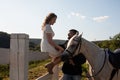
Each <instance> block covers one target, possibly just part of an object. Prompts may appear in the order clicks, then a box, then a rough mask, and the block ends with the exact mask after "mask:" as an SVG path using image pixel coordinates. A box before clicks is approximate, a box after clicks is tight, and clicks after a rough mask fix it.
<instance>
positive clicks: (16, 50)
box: [10, 34, 29, 80]
mask: <svg viewBox="0 0 120 80" xmlns="http://www.w3.org/2000/svg"><path fill="white" fill-rule="evenodd" d="M10 44H11V45H10V80H28V51H29V37H28V35H26V34H11V42H10Z"/></svg>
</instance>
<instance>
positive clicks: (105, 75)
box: [63, 34, 120, 80]
mask: <svg viewBox="0 0 120 80" xmlns="http://www.w3.org/2000/svg"><path fill="white" fill-rule="evenodd" d="M73 53H74V54H73ZM80 53H82V54H83V55H84V56H85V57H86V59H87V60H88V62H89V64H90V65H91V67H92V76H90V77H93V78H94V80H120V73H119V71H118V74H115V75H114V76H113V78H112V79H110V77H111V73H112V71H113V69H114V67H113V65H112V64H111V63H110V61H109V53H108V49H102V48H100V47H99V46H97V45H96V44H95V43H93V42H90V41H88V40H86V39H85V38H83V37H82V34H81V35H75V36H73V37H72V38H71V39H70V40H69V42H68V45H67V48H66V49H65V51H64V52H63V54H70V56H75V55H77V54H80Z"/></svg>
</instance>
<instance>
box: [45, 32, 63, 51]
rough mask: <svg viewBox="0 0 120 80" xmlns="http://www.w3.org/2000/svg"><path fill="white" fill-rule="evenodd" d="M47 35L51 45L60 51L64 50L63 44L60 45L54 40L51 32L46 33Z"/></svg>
mask: <svg viewBox="0 0 120 80" xmlns="http://www.w3.org/2000/svg"><path fill="white" fill-rule="evenodd" d="M46 36H47V40H48V42H49V44H50V45H52V46H53V47H54V48H55V49H56V50H58V51H59V50H60V51H64V49H63V48H62V47H61V46H59V45H57V44H56V43H55V42H54V41H53V39H52V34H51V33H46Z"/></svg>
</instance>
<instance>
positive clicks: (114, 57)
mask: <svg viewBox="0 0 120 80" xmlns="http://www.w3.org/2000/svg"><path fill="white" fill-rule="evenodd" d="M108 53H109V61H110V63H111V64H112V66H113V67H114V69H113V70H112V73H111V76H110V79H109V80H112V79H113V77H114V75H115V74H116V73H117V75H118V71H119V69H120V51H117V52H111V51H110V50H108Z"/></svg>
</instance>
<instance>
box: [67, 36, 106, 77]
mask: <svg viewBox="0 0 120 80" xmlns="http://www.w3.org/2000/svg"><path fill="white" fill-rule="evenodd" d="M73 40H74V41H77V42H78V43H77V45H76V47H75V49H74V50H73V52H70V51H69V50H67V49H66V51H67V52H68V53H69V54H70V56H73V54H74V53H75V52H76V50H77V49H78V52H80V49H81V45H82V36H81V35H80V38H79V40H75V39H73ZM104 52H105V57H104V62H103V65H102V67H101V68H100V69H99V71H98V72H97V73H96V74H94V75H91V76H83V77H87V78H91V77H95V76H97V75H98V74H99V73H100V72H101V71H102V69H103V67H104V65H105V62H106V57H107V54H106V51H105V50H104Z"/></svg>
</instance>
